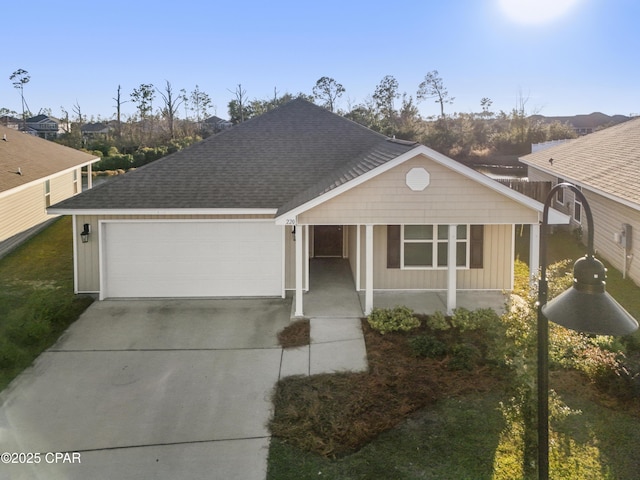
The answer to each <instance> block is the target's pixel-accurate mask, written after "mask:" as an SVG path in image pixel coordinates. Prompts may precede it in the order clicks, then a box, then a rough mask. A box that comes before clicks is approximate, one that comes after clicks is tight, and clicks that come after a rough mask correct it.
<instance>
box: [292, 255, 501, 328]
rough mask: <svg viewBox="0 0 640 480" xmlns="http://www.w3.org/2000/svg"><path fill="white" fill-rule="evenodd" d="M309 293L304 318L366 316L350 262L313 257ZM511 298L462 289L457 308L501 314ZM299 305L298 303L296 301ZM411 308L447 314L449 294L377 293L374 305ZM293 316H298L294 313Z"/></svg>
mask: <svg viewBox="0 0 640 480" xmlns="http://www.w3.org/2000/svg"><path fill="white" fill-rule="evenodd" d="M309 273H310V275H309V277H310V278H309V282H310V289H309V291H307V292H305V293H303V296H304V316H305V317H307V318H321V317H322V318H327V317H328V318H354V317H358V318H359V317H364V316H365V314H364V311H365V292H364V291H360V292H357V291H356V286H355V283H354V280H353V274H352V272H351V268H350V266H349V261H348V260H347V259H343V258H312V259H310V262H309ZM506 301H507V295H505V294H504V293H502V292H500V291H475V290H469V291H465V290H460V291H458V292H457V306H458V307H463V308H466V309H469V310H475V309H478V308H493V309H494V310H495V311H496V312H498V313H501V312H502V311H503V310H504V306H505V304H506ZM294 304H295V302H294ZM397 305H403V306H407V307H409V308H411V309H413V310H414V311H415V312H416V313H422V314H432V313H435V312H437V311H440V312H443V313H446V311H447V292H446V290H441V291H416V290H414V291H406V290H405V291H400V290H375V291H374V294H373V306H374V307H378V308H393V307H395V306H397ZM292 316H295V315H293V314H292Z"/></svg>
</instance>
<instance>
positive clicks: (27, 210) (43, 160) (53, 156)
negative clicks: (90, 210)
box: [0, 126, 100, 256]
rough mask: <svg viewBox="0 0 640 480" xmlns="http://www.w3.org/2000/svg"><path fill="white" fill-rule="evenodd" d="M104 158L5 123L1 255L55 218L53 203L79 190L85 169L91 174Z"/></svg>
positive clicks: (0, 168)
mask: <svg viewBox="0 0 640 480" xmlns="http://www.w3.org/2000/svg"><path fill="white" fill-rule="evenodd" d="M99 160H100V158H98V157H95V156H93V155H89V154H87V153H84V152H80V151H78V150H74V149H73V148H68V147H65V146H62V145H59V144H57V143H54V142H50V141H48V140H43V139H41V138H37V137H34V136H32V135H27V134H26V133H24V132H19V131H17V130H14V129H12V128H7V127H2V126H0V256H2V255H3V254H6V253H7V252H8V251H10V250H11V249H12V248H13V247H15V246H17V245H18V244H19V242H20V241H22V240H23V239H24V238H25V236H27V235H28V233H30V232H31V231H32V229H35V228H37V227H38V226H40V225H42V224H44V222H46V221H47V220H50V219H51V216H50V215H47V207H49V206H50V205H53V204H54V203H57V202H60V201H62V200H65V199H67V198H69V197H72V196H74V195H76V194H79V193H80V192H81V191H82V170H83V169H84V170H85V171H86V173H88V177H89V179H91V165H92V164H93V163H95V162H97V161H99ZM89 182H90V180H89ZM89 185H91V183H89Z"/></svg>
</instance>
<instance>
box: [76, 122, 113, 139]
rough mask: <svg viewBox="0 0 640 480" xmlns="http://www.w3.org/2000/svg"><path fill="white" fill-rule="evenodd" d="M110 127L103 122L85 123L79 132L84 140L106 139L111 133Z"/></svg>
mask: <svg viewBox="0 0 640 480" xmlns="http://www.w3.org/2000/svg"><path fill="white" fill-rule="evenodd" d="M111 130H112V128H111V126H110V125H109V124H108V123H105V122H98V123H85V124H84V125H82V128H81V129H80V132H81V133H82V136H83V137H84V138H87V139H89V138H91V139H93V138H100V137H107V136H108V135H109V134H110V133H111Z"/></svg>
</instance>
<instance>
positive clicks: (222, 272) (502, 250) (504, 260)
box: [49, 99, 568, 316]
mask: <svg viewBox="0 0 640 480" xmlns="http://www.w3.org/2000/svg"><path fill="white" fill-rule="evenodd" d="M542 209H543V207H542V204H540V203H539V202H536V201H535V200H532V199H530V198H528V197H526V196H524V195H522V194H519V193H518V192H515V191H513V190H511V189H509V188H507V187H505V186H503V185H501V184H500V183H497V182H495V181H494V180H492V179H490V178H488V177H486V176H484V175H482V174H480V173H477V172H475V171H474V170H471V169H469V168H467V167H465V166H464V165H462V164H460V163H457V162H455V161H454V160H452V159H450V158H448V157H446V156H444V155H442V154H440V153H437V152H435V151H434V150H432V149H430V148H427V147H425V146H424V145H420V144H418V143H414V142H406V141H400V140H395V139H392V138H388V137H386V136H384V135H381V134H379V133H376V132H373V131H371V130H369V129H367V128H365V127H363V126H361V125H358V124H356V123H354V122H352V121H350V120H347V119H345V118H343V117H340V116H338V115H335V114H333V113H331V112H329V111H327V110H325V109H323V108H320V107H318V106H316V105H313V104H311V103H309V102H307V101H305V100H302V99H296V100H293V101H291V102H289V103H287V104H285V105H283V106H281V107H279V108H277V109H274V110H271V111H269V112H267V113H265V114H264V115H261V116H259V117H256V118H253V119H251V120H249V121H246V122H243V123H241V124H239V125H236V126H235V127H234V128H232V129H228V130H224V131H223V132H221V133H219V134H218V135H215V136H212V137H209V138H207V139H205V140H203V141H202V142H199V143H197V144H195V145H193V146H191V147H189V148H187V149H184V150H181V151H179V152H176V153H174V154H172V155H168V156H166V157H164V158H161V159H160V160H157V161H155V162H153V163H151V164H148V165H146V166H144V167H142V168H139V169H137V170H135V171H133V172H130V173H127V174H126V175H124V176H123V177H122V178H121V179H118V180H114V181H112V182H107V183H105V184H102V185H99V186H97V187H96V188H94V189H92V190H90V191H87V192H84V193H83V194H81V195H78V196H77V197H74V198H71V199H68V200H65V201H63V202H61V203H59V204H56V205H54V206H52V207H51V208H50V209H49V211H50V212H51V213H54V214H68V215H73V224H74V231H75V232H76V234H75V235H74V256H75V259H76V271H75V278H76V291H77V292H91V293H96V294H98V295H99V297H100V298H101V299H105V298H127V297H142V298H145V297H263V296H275V297H285V296H286V295H287V292H293V294H294V297H295V302H294V305H295V307H294V309H295V315H296V316H304V298H305V292H307V291H309V289H310V288H312V287H311V286H312V285H313V272H312V271H311V270H312V269H310V268H309V266H310V263H311V262H314V261H317V260H316V259H318V258H320V257H337V258H340V259H343V260H342V261H343V262H346V263H348V266H349V268H350V271H351V274H352V277H353V288H354V289H355V290H356V291H358V292H359V293H360V295H361V296H362V297H363V299H364V300H363V311H364V312H365V313H368V312H369V311H371V309H372V308H373V307H374V306H375V304H376V296H377V295H378V293H379V292H403V291H412V292H441V293H442V294H443V295H445V296H446V306H447V309H448V310H452V309H453V308H455V307H456V301H457V300H456V298H457V297H456V295H457V293H458V292H460V291H489V292H502V291H503V290H510V289H512V288H513V276H514V271H513V270H514V266H513V265H514V263H513V259H514V233H515V225H516V224H523V223H524V224H531V225H532V226H533V228H532V231H539V229H538V223H539V220H540V217H541V214H542ZM552 220H553V221H554V222H558V223H561V222H567V221H568V218H567V217H566V215H562V214H560V213H558V212H556V211H553V212H552ZM85 225H86V226H87V227H88V228H87V229H88V230H89V231H90V232H91V234H90V236H89V239H88V241H87V242H86V243H82V242H81V241H80V238H79V235H78V232H80V231H81V230H85ZM532 250H535V249H532Z"/></svg>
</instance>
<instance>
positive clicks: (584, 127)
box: [530, 112, 630, 136]
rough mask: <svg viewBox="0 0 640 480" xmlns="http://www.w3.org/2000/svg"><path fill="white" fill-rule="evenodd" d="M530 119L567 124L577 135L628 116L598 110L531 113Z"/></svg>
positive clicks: (616, 122) (607, 125)
mask: <svg viewBox="0 0 640 480" xmlns="http://www.w3.org/2000/svg"><path fill="white" fill-rule="evenodd" d="M530 118H531V119H532V120H539V121H541V122H543V123H553V122H560V123H564V124H568V125H569V126H571V128H573V131H574V132H576V134H577V135H578V136H582V135H588V134H589V133H593V132H595V131H597V130H599V129H602V128H605V127H610V126H612V125H617V124H618V123H622V122H626V121H627V120H629V118H630V117H627V116H625V115H613V116H609V115H606V114H604V113H600V112H593V113H590V114H588V115H573V116H568V117H545V116H543V115H532V116H531V117H530Z"/></svg>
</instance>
